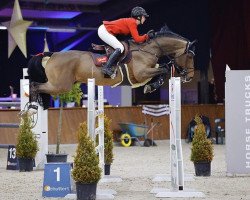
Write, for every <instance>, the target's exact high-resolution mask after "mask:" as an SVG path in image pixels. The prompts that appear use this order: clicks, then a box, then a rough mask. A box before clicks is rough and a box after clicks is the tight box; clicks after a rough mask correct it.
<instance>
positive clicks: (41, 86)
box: [28, 26, 194, 109]
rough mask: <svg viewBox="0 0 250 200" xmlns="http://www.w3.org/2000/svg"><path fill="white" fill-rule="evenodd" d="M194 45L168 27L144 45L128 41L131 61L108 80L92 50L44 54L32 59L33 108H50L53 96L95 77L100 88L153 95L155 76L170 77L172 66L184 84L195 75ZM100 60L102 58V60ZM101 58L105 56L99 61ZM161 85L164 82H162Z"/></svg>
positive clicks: (120, 67) (31, 89) (31, 88)
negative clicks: (160, 62) (137, 90)
mask: <svg viewBox="0 0 250 200" xmlns="http://www.w3.org/2000/svg"><path fill="white" fill-rule="evenodd" d="M193 43H194V42H190V41H189V40H188V39H186V38H183V37H182V36H180V35H178V34H175V33H173V32H172V31H170V30H169V29H168V27H167V26H164V27H162V28H161V30H160V31H158V32H155V33H154V36H153V37H152V38H150V39H149V40H148V41H146V42H145V43H140V44H137V43H135V42H134V41H132V40H130V41H128V47H129V51H128V52H129V55H130V59H129V60H128V61H127V64H125V65H120V66H119V67H118V70H117V72H116V77H115V78H114V79H111V78H105V77H104V75H103V74H102V72H101V67H98V66H97V65H98V64H97V63H96V62H95V60H96V59H95V57H94V56H93V55H94V53H93V52H91V51H75V50H71V51H67V52H54V53H51V52H47V53H46V52H45V53H43V54H38V55H36V56H34V57H32V58H31V59H30V61H29V63H28V74H29V78H30V108H31V109H36V107H37V106H36V105H37V103H39V104H40V105H42V106H43V108H44V109H47V108H48V107H49V103H48V102H49V99H50V95H57V94H61V93H65V92H68V91H69V90H70V89H71V87H72V85H73V84H74V83H76V82H82V83H87V79H88V78H95V82H96V84H97V85H103V86H106V85H108V86H118V85H130V86H132V87H139V86H145V90H144V91H145V93H147V92H152V91H153V90H154V89H155V88H153V89H152V88H151V87H150V86H152V83H151V82H150V80H151V79H152V78H153V77H156V78H154V79H156V81H158V80H157V77H160V76H163V75H164V76H165V77H166V76H167V74H168V73H169V71H170V67H169V65H173V66H174V67H175V69H176V71H177V72H178V73H179V75H180V76H181V78H182V80H183V82H187V81H190V80H192V78H193V76H194V60H193V57H194V44H193ZM162 57H167V58H168V59H169V61H170V62H169V63H168V64H164V65H162V66H160V67H159V65H157V62H158V60H159V58H162ZM99 58H100V57H99ZM97 59H98V58H97ZM100 60H105V59H102V57H101V58H100V59H99V61H100ZM161 84H162V83H161Z"/></svg>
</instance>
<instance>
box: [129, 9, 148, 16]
mask: <svg viewBox="0 0 250 200" xmlns="http://www.w3.org/2000/svg"><path fill="white" fill-rule="evenodd" d="M141 16H145V17H149V15H148V14H147V13H146V11H145V10H144V8H142V7H139V6H137V7H134V8H133V9H132V11H131V17H133V18H137V17H141Z"/></svg>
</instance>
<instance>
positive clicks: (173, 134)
mask: <svg viewBox="0 0 250 200" xmlns="http://www.w3.org/2000/svg"><path fill="white" fill-rule="evenodd" d="M169 107H170V117H169V123H170V165H171V166H170V167H171V175H170V178H171V189H170V190H169V189H165V188H155V189H153V190H152V191H151V193H156V195H155V196H156V197H160V198H164V197H165V198H170V197H183V198H191V197H204V196H205V195H204V194H203V193H202V192H197V191H195V190H192V189H186V188H185V189H184V170H183V156H182V145H181V79H180V77H171V79H169Z"/></svg>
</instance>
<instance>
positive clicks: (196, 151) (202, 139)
mask: <svg viewBox="0 0 250 200" xmlns="http://www.w3.org/2000/svg"><path fill="white" fill-rule="evenodd" d="M195 122H196V124H197V125H196V127H195V130H194V137H193V141H192V148H191V161H193V163H194V167H195V174H196V176H210V175H211V161H212V160H213V156H214V154H213V144H212V141H211V140H210V139H208V138H207V135H206V129H205V125H204V124H203V122H202V119H201V118H200V117H199V116H198V115H196V116H195Z"/></svg>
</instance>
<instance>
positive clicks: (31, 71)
mask: <svg viewBox="0 0 250 200" xmlns="http://www.w3.org/2000/svg"><path fill="white" fill-rule="evenodd" d="M44 56H45V55H44V54H39V55H36V56H33V57H32V58H31V59H30V60H29V62H28V75H29V79H30V84H35V83H46V82H47V81H48V78H47V76H46V74H45V69H44V67H43V66H42V59H43V57H44ZM30 97H31V94H30ZM30 100H31V98H30ZM37 101H38V103H39V104H40V105H41V106H42V107H43V108H44V109H48V108H49V106H50V94H46V93H39V94H38V98H37Z"/></svg>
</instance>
